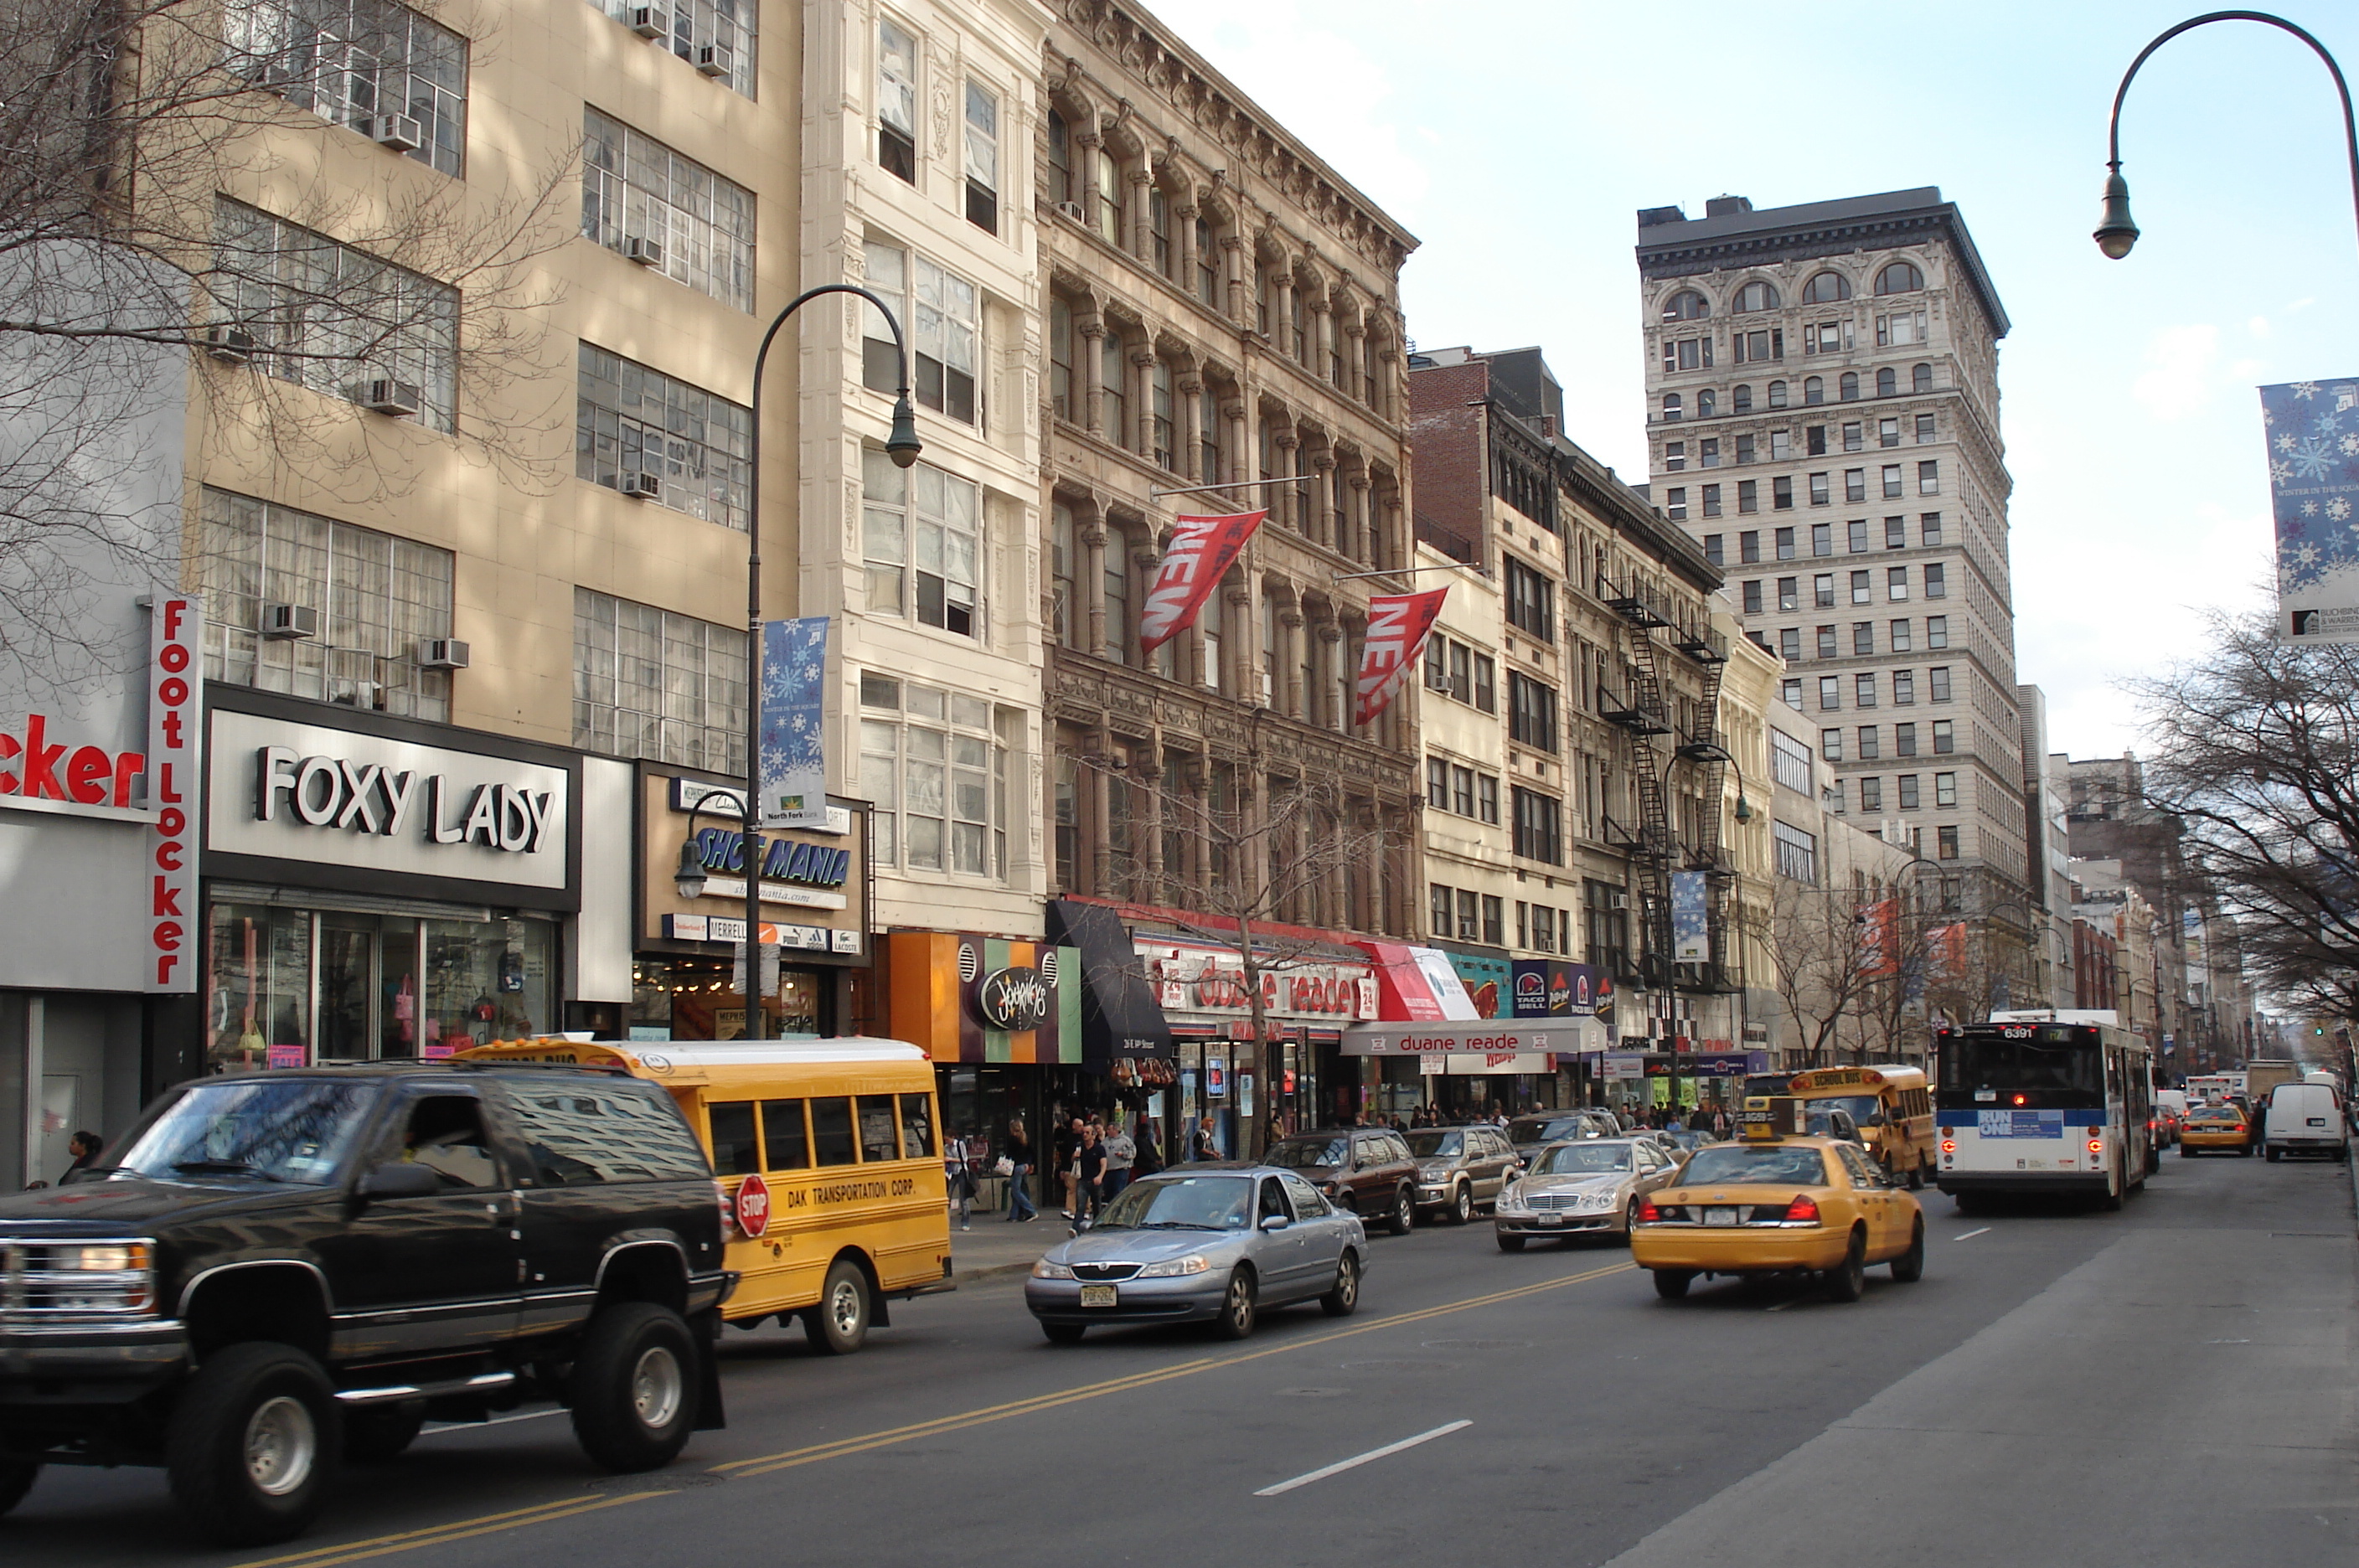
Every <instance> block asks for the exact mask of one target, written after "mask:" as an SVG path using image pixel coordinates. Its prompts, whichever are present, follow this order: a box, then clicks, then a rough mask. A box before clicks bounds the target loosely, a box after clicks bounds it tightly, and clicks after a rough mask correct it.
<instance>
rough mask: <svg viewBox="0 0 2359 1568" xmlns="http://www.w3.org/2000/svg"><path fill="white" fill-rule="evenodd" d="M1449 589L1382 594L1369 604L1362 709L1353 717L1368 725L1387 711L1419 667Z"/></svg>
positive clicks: (1360, 689)
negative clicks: (1407, 677) (1420, 655)
mask: <svg viewBox="0 0 2359 1568" xmlns="http://www.w3.org/2000/svg"><path fill="white" fill-rule="evenodd" d="M1449 594H1450V590H1449V589H1447V588H1434V589H1430V590H1428V591H1427V592H1425V593H1379V594H1377V595H1376V596H1375V598H1373V599H1370V600H1369V601H1368V635H1367V639H1366V640H1365V641H1364V643H1363V644H1362V645H1361V650H1360V681H1359V687H1358V696H1359V702H1358V710H1357V713H1356V714H1355V716H1354V717H1353V721H1352V722H1353V724H1367V723H1368V722H1369V721H1371V720H1373V719H1374V718H1375V716H1376V715H1377V714H1378V713H1383V712H1384V711H1385V709H1386V706H1387V705H1388V704H1389V703H1390V702H1392V700H1393V694H1394V693H1395V692H1396V691H1399V690H1400V683H1401V679H1402V677H1403V676H1405V675H1407V674H1408V671H1409V670H1412V669H1414V668H1415V667H1416V664H1417V656H1418V652H1419V649H1421V648H1424V647H1425V638H1426V635H1427V634H1428V633H1429V632H1430V631H1432V630H1433V623H1434V620H1435V619H1436V618H1437V617H1438V616H1440V614H1441V602H1442V600H1443V599H1445V598H1447V597H1449Z"/></svg>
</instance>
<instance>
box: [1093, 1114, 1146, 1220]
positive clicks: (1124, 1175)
mask: <svg viewBox="0 0 2359 1568" xmlns="http://www.w3.org/2000/svg"><path fill="white" fill-rule="evenodd" d="M1102 1147H1103V1149H1105V1186H1104V1198H1105V1201H1106V1202H1107V1203H1113V1202H1114V1200H1115V1199H1116V1198H1119V1197H1121V1196H1122V1190H1123V1189H1124V1188H1125V1187H1127V1186H1129V1185H1130V1170H1131V1167H1132V1165H1133V1164H1135V1163H1136V1161H1137V1160H1138V1143H1137V1140H1136V1139H1135V1138H1132V1137H1131V1136H1130V1134H1129V1133H1128V1132H1126V1131H1125V1130H1124V1129H1123V1125H1122V1123H1121V1121H1120V1120H1119V1119H1117V1120H1116V1121H1115V1122H1114V1127H1113V1129H1112V1130H1111V1131H1109V1132H1108V1133H1107V1134H1106V1136H1105V1138H1104V1139H1103V1142H1102Z"/></svg>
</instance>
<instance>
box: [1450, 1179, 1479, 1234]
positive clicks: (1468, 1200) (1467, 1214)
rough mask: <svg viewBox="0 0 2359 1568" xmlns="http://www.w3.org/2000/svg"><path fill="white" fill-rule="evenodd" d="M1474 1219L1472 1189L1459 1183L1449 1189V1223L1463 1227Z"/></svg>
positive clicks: (1463, 1183)
mask: <svg viewBox="0 0 2359 1568" xmlns="http://www.w3.org/2000/svg"><path fill="white" fill-rule="evenodd" d="M1473 1217H1474V1189H1473V1188H1472V1187H1469V1186H1468V1185H1467V1184H1466V1183H1465V1182H1463V1181H1461V1182H1459V1183H1458V1185H1457V1186H1455V1187H1453V1188H1451V1192H1450V1223H1451V1225H1465V1224H1466V1223H1468V1222H1469V1221H1471V1220H1472V1219H1473Z"/></svg>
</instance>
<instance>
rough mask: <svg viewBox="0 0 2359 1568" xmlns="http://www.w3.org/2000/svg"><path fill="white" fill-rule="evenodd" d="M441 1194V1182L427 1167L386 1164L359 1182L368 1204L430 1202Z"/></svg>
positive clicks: (393, 1162) (390, 1161)
mask: <svg viewBox="0 0 2359 1568" xmlns="http://www.w3.org/2000/svg"><path fill="white" fill-rule="evenodd" d="M441 1190H442V1178H441V1177H440V1176H438V1175H436V1174H435V1173H434V1171H433V1169H432V1168H431V1167H430V1166H425V1165H415V1164H411V1163H410V1162H408V1161H407V1160H387V1161H386V1163H385V1164H383V1165H380V1166H378V1167H377V1168H376V1169H375V1170H374V1171H370V1172H369V1173H368V1174H367V1175H365V1176H364V1177H362V1178H361V1190H360V1195H361V1197H362V1198H363V1199H364V1200H366V1201H369V1202H372V1203H374V1202H378V1201H381V1200H383V1199H386V1198H430V1197H432V1196H434V1195H435V1194H436V1193H437V1192H440V1191H441Z"/></svg>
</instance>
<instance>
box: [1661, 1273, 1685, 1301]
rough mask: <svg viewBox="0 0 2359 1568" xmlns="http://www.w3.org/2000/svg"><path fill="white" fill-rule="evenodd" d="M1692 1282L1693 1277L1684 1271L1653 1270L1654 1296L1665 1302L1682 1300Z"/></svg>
mask: <svg viewBox="0 0 2359 1568" xmlns="http://www.w3.org/2000/svg"><path fill="white" fill-rule="evenodd" d="M1694 1282H1695V1276H1694V1275H1693V1274H1691V1273H1690V1272H1689V1271H1688V1270H1686V1269H1656V1270H1655V1294H1657V1295H1658V1296H1660V1297H1662V1298H1663V1300H1665V1301H1680V1300H1681V1299H1683V1298H1684V1297H1685V1296H1686V1295H1687V1293H1688V1287H1689V1286H1690V1285H1691V1284H1693V1283H1694Z"/></svg>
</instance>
